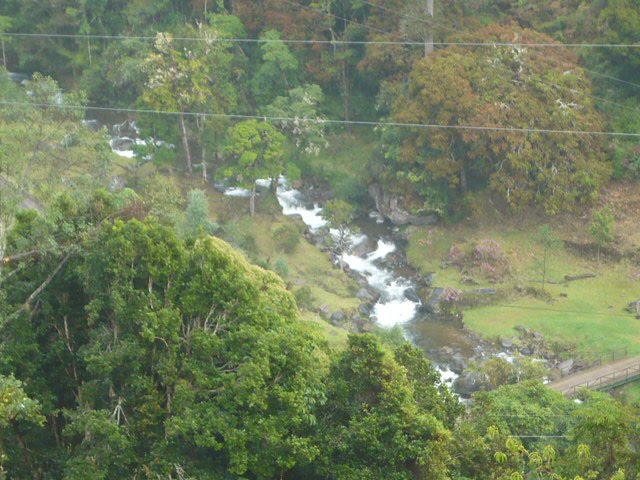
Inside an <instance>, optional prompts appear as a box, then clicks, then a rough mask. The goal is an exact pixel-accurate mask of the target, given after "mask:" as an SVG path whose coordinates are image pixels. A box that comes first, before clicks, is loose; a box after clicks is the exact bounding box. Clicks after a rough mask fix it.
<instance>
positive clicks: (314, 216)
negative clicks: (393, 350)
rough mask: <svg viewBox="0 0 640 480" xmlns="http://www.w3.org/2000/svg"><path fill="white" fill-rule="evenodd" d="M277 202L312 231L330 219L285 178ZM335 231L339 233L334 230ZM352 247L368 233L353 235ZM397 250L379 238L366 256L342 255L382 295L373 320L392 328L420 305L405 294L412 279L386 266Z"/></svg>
mask: <svg viewBox="0 0 640 480" xmlns="http://www.w3.org/2000/svg"><path fill="white" fill-rule="evenodd" d="M276 193H277V197H278V202H279V203H280V206H281V207H282V213H283V214H284V215H298V216H300V218H302V221H303V222H304V223H305V225H307V227H309V229H310V230H311V231H312V232H317V231H318V230H319V229H321V228H323V227H326V226H327V222H326V220H325V219H324V218H323V217H322V208H321V207H320V206H318V205H316V204H309V203H307V202H306V201H305V199H304V196H303V194H302V193H301V192H300V191H298V190H295V189H293V188H291V187H290V186H289V185H288V184H287V182H286V180H285V179H283V178H281V179H280V181H279V182H278V188H277V190H276ZM331 233H332V234H335V233H336V232H333V231H331ZM349 240H350V244H351V247H352V248H353V247H355V246H357V245H359V244H360V243H362V242H366V241H368V238H367V236H366V235H362V234H353V233H352V234H351V235H350V236H349ZM396 249H397V247H396V245H395V243H393V242H391V241H388V240H383V239H378V240H377V248H376V249H375V250H374V251H373V252H371V253H369V254H366V255H363V256H357V255H354V254H353V253H350V252H349V251H348V252H346V253H344V254H343V255H342V258H341V260H342V261H343V262H344V263H345V264H346V265H348V266H349V268H350V269H351V270H353V271H355V272H358V273H359V274H360V275H362V276H363V277H364V278H365V279H366V280H367V283H368V285H369V287H371V288H372V289H373V290H375V291H376V292H378V293H379V294H380V299H379V300H378V301H377V302H376V304H375V305H374V307H373V309H372V311H371V319H372V320H374V321H375V322H376V323H377V324H378V325H380V326H382V327H385V328H391V327H394V326H396V325H402V324H404V323H407V322H408V321H410V320H412V319H413V318H414V317H415V315H416V313H417V312H418V308H419V307H420V304H419V303H418V302H415V301H412V300H410V299H408V298H407V297H406V296H405V292H407V290H409V289H410V288H412V285H411V282H409V281H408V280H407V279H405V278H402V277H400V276H397V275H396V274H395V273H394V272H392V271H391V270H389V269H387V268H386V267H385V266H384V262H385V260H386V259H387V258H388V256H389V255H391V254H392V253H393V252H395V251H396Z"/></svg>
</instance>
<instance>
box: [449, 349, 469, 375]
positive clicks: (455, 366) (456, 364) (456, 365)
mask: <svg viewBox="0 0 640 480" xmlns="http://www.w3.org/2000/svg"><path fill="white" fill-rule="evenodd" d="M449 368H450V369H451V371H452V372H454V373H457V374H458V375H461V374H462V372H463V371H464V369H465V368H467V361H466V360H465V359H464V357H463V356H462V355H461V354H460V353H456V354H454V355H453V356H452V357H451V362H450V363H449Z"/></svg>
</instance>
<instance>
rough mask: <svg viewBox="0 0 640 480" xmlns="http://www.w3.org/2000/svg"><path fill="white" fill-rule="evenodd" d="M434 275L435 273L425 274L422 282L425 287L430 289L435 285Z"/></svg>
mask: <svg viewBox="0 0 640 480" xmlns="http://www.w3.org/2000/svg"><path fill="white" fill-rule="evenodd" d="M433 275H434V273H433V272H427V273H425V274H424V276H423V277H422V282H423V283H424V285H425V286H427V287H430V286H432V285H433Z"/></svg>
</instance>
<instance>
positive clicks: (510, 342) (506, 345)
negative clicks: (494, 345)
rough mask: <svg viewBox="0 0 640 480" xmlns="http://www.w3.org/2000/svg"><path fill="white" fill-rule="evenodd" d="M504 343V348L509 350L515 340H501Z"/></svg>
mask: <svg viewBox="0 0 640 480" xmlns="http://www.w3.org/2000/svg"><path fill="white" fill-rule="evenodd" d="M500 343H501V345H502V348H504V349H507V350H511V349H512V348H513V342H512V341H511V340H506V339H505V340H502V342H500Z"/></svg>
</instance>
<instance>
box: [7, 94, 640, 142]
mask: <svg viewBox="0 0 640 480" xmlns="http://www.w3.org/2000/svg"><path fill="white" fill-rule="evenodd" d="M0 105H6V106H24V107H47V108H59V109H61V110H95V111H106V112H122V113H144V114H157V115H174V116H175V115H184V116H192V117H201V118H235V119H239V120H265V121H266V120H269V121H276V122H282V121H287V122H301V123H316V124H334V125H364V126H373V127H398V128H429V129H446V130H471V131H486V132H505V133H541V134H550V135H553V134H557V135H583V136H590V135H593V136H606V137H623V138H640V133H630V132H609V131H601V130H562V129H546V128H518V127H502V126H490V127H487V126H479V125H440V124H429V123H403V122H374V121H364V120H337V119H323V118H296V117H276V116H268V115H241V114H231V113H209V112H189V111H186V112H181V111H166V110H153V109H135V108H120V107H100V106H91V105H88V106H83V105H64V104H60V105H58V104H50V103H32V102H13V101H4V100H3V101H0Z"/></svg>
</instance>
